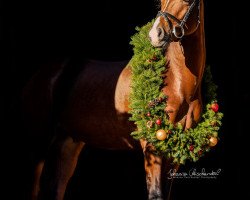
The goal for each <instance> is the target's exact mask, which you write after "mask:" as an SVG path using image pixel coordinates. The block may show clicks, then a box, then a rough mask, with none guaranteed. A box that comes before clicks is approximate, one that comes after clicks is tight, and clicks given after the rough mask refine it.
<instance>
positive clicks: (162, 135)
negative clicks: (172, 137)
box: [156, 129, 168, 140]
mask: <svg viewBox="0 0 250 200" xmlns="http://www.w3.org/2000/svg"><path fill="white" fill-rule="evenodd" d="M167 137H168V134H167V133H166V131H165V130H163V129H160V130H158V131H157V132H156V138H157V139H158V140H165V139H166V138H167Z"/></svg>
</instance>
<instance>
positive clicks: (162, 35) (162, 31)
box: [157, 27, 164, 40]
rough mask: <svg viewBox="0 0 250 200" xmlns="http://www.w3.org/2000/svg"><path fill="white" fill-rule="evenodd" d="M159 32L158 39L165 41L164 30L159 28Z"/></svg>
mask: <svg viewBox="0 0 250 200" xmlns="http://www.w3.org/2000/svg"><path fill="white" fill-rule="evenodd" d="M157 31H158V38H159V39H160V40H161V39H163V37H164V30H163V28H161V27H160V28H158V29H157Z"/></svg>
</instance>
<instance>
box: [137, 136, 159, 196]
mask: <svg viewBox="0 0 250 200" xmlns="http://www.w3.org/2000/svg"><path fill="white" fill-rule="evenodd" d="M140 142H141V146H142V149H143V153H144V167H145V172H146V182H147V191H148V199H149V200H163V194H162V181H161V179H162V157H161V156H158V155H155V154H154V148H153V146H152V145H150V144H148V143H147V141H145V140H141V141H140Z"/></svg>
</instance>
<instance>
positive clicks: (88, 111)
mask: <svg viewBox="0 0 250 200" xmlns="http://www.w3.org/2000/svg"><path fill="white" fill-rule="evenodd" d="M126 64H127V62H111V63H109V62H104V63H103V62H94V61H90V62H88V63H86V64H85V66H84V67H83V70H82V71H81V73H80V74H79V76H78V78H77V80H76V83H75V85H74V87H73V88H72V91H71V94H70V96H69V100H68V105H67V107H66V108H65V110H64V112H63V115H62V120H61V126H62V127H64V129H65V130H66V131H67V132H68V133H69V134H70V135H72V136H73V137H74V138H75V139H79V140H82V141H84V142H85V143H86V144H90V145H92V146H94V147H98V148H106V149H133V148H135V147H136V146H137V145H138V143H137V142H135V140H134V139H133V138H132V137H131V136H130V133H131V132H132V131H133V130H134V127H133V124H132V123H131V122H130V121H129V120H128V118H129V114H128V113H126V112H124V113H119V112H117V110H116V108H115V91H116V89H117V82H118V78H119V75H120V73H121V71H122V70H123V68H124V67H125V66H126Z"/></svg>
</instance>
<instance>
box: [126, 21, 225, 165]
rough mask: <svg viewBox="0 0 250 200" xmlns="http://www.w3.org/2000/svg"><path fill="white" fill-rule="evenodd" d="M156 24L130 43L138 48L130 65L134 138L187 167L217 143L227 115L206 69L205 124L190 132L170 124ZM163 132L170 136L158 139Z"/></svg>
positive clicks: (164, 61)
mask: <svg viewBox="0 0 250 200" xmlns="http://www.w3.org/2000/svg"><path fill="white" fill-rule="evenodd" d="M152 24H153V21H152V22H149V23H148V24H146V25H145V26H143V27H142V28H138V27H137V28H136V30H137V31H138V33H136V34H135V35H134V36H132V38H131V39H132V40H131V42H130V44H132V45H133V46H134V48H133V50H134V56H133V58H132V60H131V62H130V66H131V70H132V83H131V87H132V88H131V89H132V92H131V95H130V114H132V116H131V118H130V120H131V121H134V123H135V124H136V126H137V129H136V131H134V132H132V133H131V135H132V136H133V137H134V138H135V139H146V140H147V141H148V142H150V143H152V144H153V146H154V147H155V150H156V153H158V154H162V155H164V156H166V157H167V158H173V162H174V163H178V164H184V163H185V162H186V160H190V161H194V162H195V161H197V160H198V159H199V158H200V157H201V156H203V155H204V153H205V152H208V151H209V150H210V148H211V146H214V145H216V143H217V138H218V130H219V128H220V126H221V125H222V122H221V120H222V117H223V114H222V113H221V112H218V104H217V101H216V88H217V86H216V85H215V84H214V83H213V82H212V75H211V72H210V68H209V67H206V71H205V74H204V76H205V77H204V80H203V81H204V83H205V84H206V88H207V92H206V98H207V100H208V104H207V105H206V107H205V110H204V114H203V115H202V121H201V122H200V123H199V124H198V125H197V126H196V127H195V128H190V129H188V130H186V131H184V130H183V127H182V125H180V124H176V125H174V124H172V123H170V122H169V118H168V114H167V113H166V112H165V111H164V109H165V108H166V106H167V96H165V94H163V92H162V88H163V81H164V76H163V75H164V73H166V70H167V69H166V62H167V61H166V58H165V57H164V55H163V53H162V50H161V49H160V48H154V47H152V45H151V43H150V41H149V39H148V32H149V30H150V28H151V27H152ZM159 130H160V131H163V132H165V133H166V134H165V136H166V138H163V139H159V138H158V139H157V137H156V133H157V131H159Z"/></svg>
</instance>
